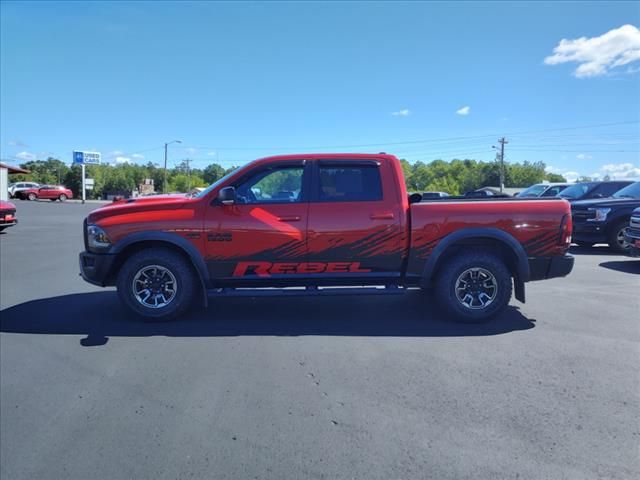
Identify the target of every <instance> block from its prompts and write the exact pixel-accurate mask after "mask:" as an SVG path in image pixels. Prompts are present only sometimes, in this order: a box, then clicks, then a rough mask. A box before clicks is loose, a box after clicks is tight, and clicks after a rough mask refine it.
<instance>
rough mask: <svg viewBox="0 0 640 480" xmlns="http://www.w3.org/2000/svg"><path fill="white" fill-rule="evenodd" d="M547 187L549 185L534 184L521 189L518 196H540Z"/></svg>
mask: <svg viewBox="0 0 640 480" xmlns="http://www.w3.org/2000/svg"><path fill="white" fill-rule="evenodd" d="M546 189H547V185H532V186H530V187H529V188H527V189H525V190H523V191H521V192H520V193H519V194H518V195H516V196H517V197H539V196H540V195H542V192H544V191H545V190H546Z"/></svg>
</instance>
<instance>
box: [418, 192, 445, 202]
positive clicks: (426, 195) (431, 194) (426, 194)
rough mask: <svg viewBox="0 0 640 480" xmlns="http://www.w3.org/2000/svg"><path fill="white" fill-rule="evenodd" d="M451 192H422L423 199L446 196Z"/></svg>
mask: <svg viewBox="0 0 640 480" xmlns="http://www.w3.org/2000/svg"><path fill="white" fill-rule="evenodd" d="M448 196H449V194H448V193H447V192H422V199H423V200H429V199H434V198H446V197H448Z"/></svg>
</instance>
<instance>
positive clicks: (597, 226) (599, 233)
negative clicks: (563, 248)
mask: <svg viewBox="0 0 640 480" xmlns="http://www.w3.org/2000/svg"><path fill="white" fill-rule="evenodd" d="M571 237H572V238H573V240H575V241H578V242H591V243H607V231H606V228H605V224H604V223H603V222H593V223H574V224H573V232H572V233H571Z"/></svg>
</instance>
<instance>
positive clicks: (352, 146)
mask: <svg viewBox="0 0 640 480" xmlns="http://www.w3.org/2000/svg"><path fill="white" fill-rule="evenodd" d="M638 123H640V120H631V121H625V122H612V123H601V124H596V125H582V126H576V127H562V128H546V129H540V130H528V131H520V132H511V133H508V134H507V135H509V136H512V137H513V136H518V135H528V134H532V133H544V132H561V131H568V130H579V129H585V128H601V127H610V126H617V125H630V124H638ZM497 135H499V134H497V133H493V134H488V135H468V136H461V137H442V138H431V139H423V140H407V141H401V142H381V143H362V144H350V145H323V146H318V145H316V146H307V147H304V148H306V149H310V150H311V149H318V150H325V149H335V148H366V147H380V146H393V145H411V144H419V143H434V142H447V141H459V140H469V139H486V138H492V137H495V136H497ZM184 148H198V149H202V150H247V151H249V150H299V149H300V148H301V147H210V146H209V147H203V146H190V147H186V146H185V147H184Z"/></svg>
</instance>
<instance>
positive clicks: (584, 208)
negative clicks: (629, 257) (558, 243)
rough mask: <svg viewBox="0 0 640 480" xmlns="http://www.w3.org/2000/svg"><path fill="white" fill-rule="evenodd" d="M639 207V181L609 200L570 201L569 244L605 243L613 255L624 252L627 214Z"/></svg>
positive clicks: (625, 247) (627, 248) (588, 244)
mask: <svg viewBox="0 0 640 480" xmlns="http://www.w3.org/2000/svg"><path fill="white" fill-rule="evenodd" d="M638 207H640V182H636V183H632V184H631V185H629V186H627V187H625V188H623V189H622V190H620V191H618V192H616V193H614V194H613V196H612V197H610V198H592V199H590V200H580V201H577V202H572V204H571V216H572V219H573V241H574V242H575V243H577V244H578V245H580V246H581V247H590V246H592V245H593V244H595V243H608V244H609V248H610V249H611V250H613V251H614V252H616V253H627V252H628V251H629V243H628V241H627V240H626V236H627V233H628V232H627V227H628V226H629V221H630V218H631V212H633V211H634V209H636V208H638Z"/></svg>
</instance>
